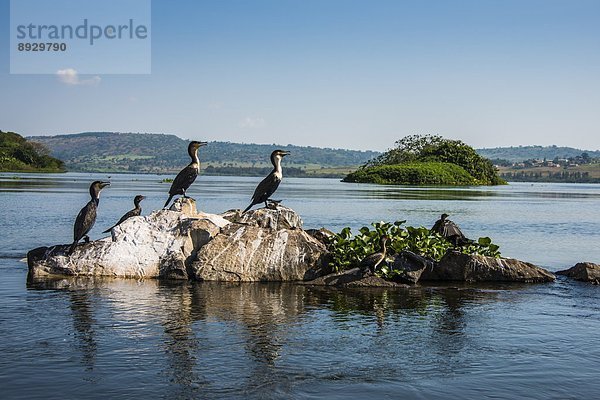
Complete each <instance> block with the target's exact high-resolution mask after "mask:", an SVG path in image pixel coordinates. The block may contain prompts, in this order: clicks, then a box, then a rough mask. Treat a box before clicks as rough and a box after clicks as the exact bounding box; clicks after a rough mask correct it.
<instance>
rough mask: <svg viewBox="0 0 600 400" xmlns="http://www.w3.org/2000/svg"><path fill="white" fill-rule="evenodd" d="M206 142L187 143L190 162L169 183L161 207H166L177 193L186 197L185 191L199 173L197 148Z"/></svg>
mask: <svg viewBox="0 0 600 400" xmlns="http://www.w3.org/2000/svg"><path fill="white" fill-rule="evenodd" d="M207 144H208V143H207V142H197V141H193V142H191V143H190V144H189V145H188V154H189V155H190V158H191V159H192V162H191V163H189V164H188V166H187V167H185V168H184V169H182V170H181V171H180V172H179V173H178V174H177V176H176V177H175V180H173V183H172V184H171V189H169V198H168V199H167V202H166V203H165V205H164V206H163V208H167V206H168V205H169V203H170V202H171V199H172V198H173V196H175V195H177V194H181V195H183V197H187V196H186V195H185V191H186V190H188V188H189V187H190V185H191V184H192V183H194V181H195V180H196V178H197V177H198V174H199V173H200V160H199V159H198V149H199V148H200V147H202V146H206V145H207Z"/></svg>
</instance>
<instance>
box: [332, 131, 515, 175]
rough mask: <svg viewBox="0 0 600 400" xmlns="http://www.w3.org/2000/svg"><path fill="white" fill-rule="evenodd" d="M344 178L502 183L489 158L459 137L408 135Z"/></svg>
mask: <svg viewBox="0 0 600 400" xmlns="http://www.w3.org/2000/svg"><path fill="white" fill-rule="evenodd" d="M343 181H344V182H357V183H376V184H387V185H448V186H475V185H503V184H506V182H505V181H504V180H503V179H502V178H500V177H499V176H498V174H497V171H496V169H495V168H494V165H493V164H492V162H491V161H490V160H488V159H486V158H484V157H482V156H480V155H479V154H477V152H476V151H475V149H474V148H472V147H471V146H469V145H467V144H465V143H463V142H461V141H460V140H450V139H444V138H443V137H441V136H437V135H411V136H406V137H404V138H403V139H400V140H398V141H397V142H396V143H395V147H394V148H392V149H391V150H388V151H387V152H385V153H383V154H381V155H380V156H378V157H377V158H375V159H373V160H370V161H368V162H367V163H366V164H364V165H363V166H362V167H361V168H359V169H358V170H356V171H354V172H352V173H350V174H349V175H347V176H346V177H345V178H344V179H343Z"/></svg>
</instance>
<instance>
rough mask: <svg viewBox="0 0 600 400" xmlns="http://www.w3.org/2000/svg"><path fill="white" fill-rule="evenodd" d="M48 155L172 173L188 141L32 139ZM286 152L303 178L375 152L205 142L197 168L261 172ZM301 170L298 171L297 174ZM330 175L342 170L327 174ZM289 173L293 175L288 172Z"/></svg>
mask: <svg viewBox="0 0 600 400" xmlns="http://www.w3.org/2000/svg"><path fill="white" fill-rule="evenodd" d="M29 139H31V140H32V141H35V142H38V143H41V144H43V145H45V146H47V147H48V148H49V149H50V151H51V154H52V155H53V156H55V157H58V158H60V159H62V160H64V161H65V164H66V166H67V168H68V169H69V170H71V171H98V172H145V173H172V172H176V171H179V170H180V169H181V168H182V167H183V166H184V165H186V164H187V163H188V162H189V157H188V155H187V144H188V141H186V140H183V139H181V138H179V137H177V136H175V135H168V134H153V133H118V132H84V133H78V134H72V135H57V136H33V137H30V138H29ZM277 148H283V149H285V150H288V151H290V152H291V153H292V155H291V156H290V157H287V158H286V160H285V165H286V166H287V167H288V168H287V169H288V171H292V172H295V174H296V175H298V176H300V175H303V174H304V173H305V172H306V171H311V172H312V173H317V172H321V171H329V170H331V169H333V170H335V169H336V168H338V169H340V168H341V169H342V170H344V171H347V170H349V169H353V168H355V167H357V166H359V165H362V164H364V163H365V162H367V161H368V160H370V159H372V158H374V157H376V156H378V155H379V154H380V153H378V152H374V151H357V150H344V149H331V148H319V147H304V146H295V145H289V144H288V145H281V144H273V145H266V144H242V143H230V142H210V143H209V145H208V146H206V147H203V148H202V149H201V150H200V158H201V161H202V164H203V168H206V167H209V172H211V173H215V174H229V173H235V174H240V173H242V174H244V172H246V174H249V175H259V174H262V173H263V171H264V168H269V167H270V165H271V164H270V161H269V155H270V154H271V151H273V150H275V149H277ZM303 171H304V172H303ZM332 174H333V175H334V176H340V175H343V174H344V173H343V172H336V171H333V172H332ZM288 175H293V174H288Z"/></svg>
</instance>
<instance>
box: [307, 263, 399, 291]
mask: <svg viewBox="0 0 600 400" xmlns="http://www.w3.org/2000/svg"><path fill="white" fill-rule="evenodd" d="M303 284H305V285H314V286H336V287H397V286H403V287H404V286H406V285H401V284H398V283H396V282H391V281H387V280H385V279H383V278H380V277H378V276H375V275H371V274H365V273H364V271H363V270H361V269H360V268H358V267H357V268H352V269H348V270H346V271H342V272H335V273H332V274H329V275H325V276H321V277H319V278H317V279H314V280H312V281H308V282H303Z"/></svg>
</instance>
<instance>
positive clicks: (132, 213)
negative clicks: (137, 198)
mask: <svg viewBox="0 0 600 400" xmlns="http://www.w3.org/2000/svg"><path fill="white" fill-rule="evenodd" d="M141 212H142V210H141V209H140V208H134V209H133V210H129V211H127V212H126V213H125V215H123V216H122V217H121V219H120V220H119V222H117V223H116V224H114V225H113V226H111V227H110V228H108V229H107V230H105V231H104V232H102V233H108V232H110V230H111V229H113V228H114V227H116V226H118V225H121V224H122V223H123V222H125V220H127V219H129V218H131V217H137V216H138V215H140V214H141Z"/></svg>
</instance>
